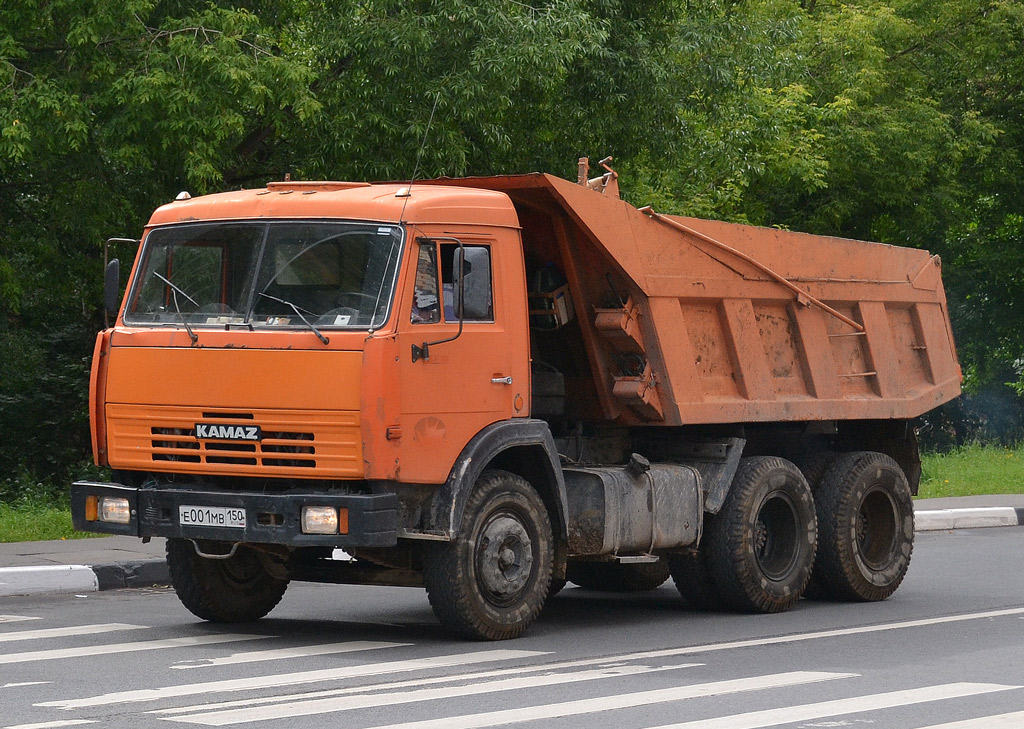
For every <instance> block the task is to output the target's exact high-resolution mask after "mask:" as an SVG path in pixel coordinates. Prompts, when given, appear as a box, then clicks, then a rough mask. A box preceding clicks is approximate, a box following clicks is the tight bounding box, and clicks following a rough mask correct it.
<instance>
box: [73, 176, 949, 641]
mask: <svg viewBox="0 0 1024 729" xmlns="http://www.w3.org/2000/svg"><path fill="white" fill-rule="evenodd" d="M116 267H117V266H116V262H112V264H111V266H110V267H108V271H107V285H108V295H107V303H108V308H111V309H112V313H113V312H116V314H117V316H116V321H115V324H114V326H113V327H111V328H109V329H107V330H105V331H103V332H102V333H101V334H100V335H99V337H98V339H97V343H96V349H95V356H94V359H93V367H92V376H91V383H90V394H91V415H92V437H93V447H94V451H95V458H96V462H97V463H98V464H101V465H108V466H109V467H110V468H111V469H112V474H113V478H112V482H111V483H99V482H91V481H82V482H78V483H75V484H74V485H73V487H72V506H73V515H74V521H75V526H76V527H77V528H79V529H83V530H87V531H93V532H104V533H113V534H130V535H135V536H139V537H142V538H144V539H148V538H150V537H153V536H159V537H166V538H167V540H168V541H167V559H168V562H169V566H170V572H171V576H172V580H173V584H174V588H175V590H176V591H177V594H178V596H179V597H180V599H181V601H182V602H183V603H184V605H185V606H186V607H187V608H188V609H189V610H191V611H192V612H193V613H194V614H195V615H197V616H199V617H201V618H204V619H207V620H214V621H244V620H252V619H256V618H259V617H262V616H263V615H265V614H266V613H267V612H269V611H270V610H271V609H272V608H273V607H274V606H275V605H276V604H277V602H278V600H280V598H281V596H282V595H283V593H284V591H285V588H286V587H287V585H288V583H289V581H290V580H305V581H315V582H330V583H360V584H387V585H409V586H425V587H426V589H427V593H428V596H429V600H430V604H431V605H432V607H433V609H434V611H435V613H436V614H437V616H438V618H439V620H440V621H441V622H442V623H443V624H444V625H445V626H447V627H448V628H450V629H452V630H454V631H456V632H458V633H461V634H464V635H468V636H472V637H477V638H487V639H501V638H510V637H514V636H516V635H518V634H520V633H521V632H522V631H523V630H525V629H526V628H527V627H528V626H529V625H530V624H531V623H532V622H533V621H534V620H535V619H536V618H537V616H538V614H539V613H540V611H541V609H542V608H543V606H544V603H545V601H546V600H547V598H548V597H549V596H551V595H553V594H554V593H555V592H557V590H559V589H561V587H562V586H564V585H565V583H566V581H567V580H568V581H571V582H574V583H576V584H578V585H581V586H583V587H588V588H591V589H599V590H644V589H652V588H654V587H657V586H658V585H660V584H661V583H663V582H664V581H665V580H667V579H668V577H669V575H670V574H671V576H672V577H673V578H674V580H675V583H676V585H677V587H678V589H679V591H680V592H681V594H682V596H683V597H684V598H685V599H686V600H687V601H689V602H691V603H692V604H694V605H698V606H701V607H707V608H718V607H721V608H725V609H732V610H740V611H748V612H776V611H780V610H785V609H787V608H789V607H791V606H792V605H793V604H794V603H795V602H796V600H798V599H799V598H800V597H801V595H802V594H804V593H805V591H807V592H808V594H815V595H823V596H830V597H832V598H839V599H852V600H880V599H884V598H886V597H888V596H889V595H890V594H891V593H892V592H893V591H894V590H895V589H896V588H897V587H898V586H899V584H900V582H901V580H902V579H903V577H904V574H905V573H906V570H907V567H908V564H909V562H910V556H911V550H912V546H913V535H914V527H913V510H912V506H911V494H912V492H914V491H915V490H916V487H917V482H918V479H919V475H920V467H919V459H918V453H917V445H916V441H915V436H914V431H913V429H912V427H911V423H910V420H911V419H912V418H914V417H915V416H918V415H920V414H922V413H924V412H926V411H927V410H929V409H931V408H933V407H935V406H937V405H939V404H941V403H943V402H945V401H947V400H950V399H951V398H953V397H955V396H956V395H957V394H958V393H959V387H960V368H959V365H958V364H957V360H956V355H955V353H954V348H953V340H952V336H951V333H950V324H949V318H948V313H947V308H946V302H945V296H944V292H943V288H942V282H941V277H940V267H939V261H938V258H937V257H934V256H931V255H929V254H928V253H927V252H925V251H921V250H914V249H907V248H897V247H892V246H886V245H879V244H873V243H864V242H859V241H852V240H840V239H836V238H827V237H820V236H813V235H805V234H800V233H792V232H787V231H782V230H773V229H765V228H756V227H751V226H745V225H735V224H728V223H721V222H712V221H707V220H695V219H685V218H676V217H671V216H661V215H658V214H657V213H655V212H654V211H651V210H637V209H636V208H634V207H632V206H631V205H629V204H627V203H625V202H623V201H621V200H620V199H619V198H618V194H617V180H616V179H615V176H614V173H612V172H609V173H608V174H606V175H604V176H602V177H597V178H595V179H593V180H588V179H587V174H586V170H585V167H584V166H583V165H581V174H580V179H579V181H578V182H568V181H565V180H562V179H559V178H556V177H552V176H550V175H545V174H529V175H517V176H498V177H477V178H466V179H457V180H454V179H453V180H434V181H430V182H417V183H416V184H414V185H411V186H410V185H401V184H365V183H350V182H290V181H285V182H277V183H271V184H269V185H268V186H267V187H266V188H264V189H259V190H243V191H238V192H227V193H222V194H216V195H209V196H204V197H198V198H190V197H189V196H188V195H187V194H184V193H183V194H182V195H180V196H179V198H178V199H177V200H176V201H174V202H172V203H170V204H168V205H165V206H163V207H161V208H159V209H158V210H157V211H156V212H155V213H154V214H153V217H152V219H151V220H150V221H149V224H148V226H146V229H145V232H144V235H143V237H142V240H141V243H140V246H139V250H138V254H137V258H136V261H135V265H134V269H133V272H132V275H131V279H130V282H129V284H128V287H127V292H126V294H125V296H124V299H123V301H122V302H120V305H118V301H117V291H118V287H117V270H116ZM339 549H340V550H343V552H338V551H337V550H339Z"/></svg>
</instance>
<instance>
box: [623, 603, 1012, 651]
mask: <svg viewBox="0 0 1024 729" xmlns="http://www.w3.org/2000/svg"><path fill="white" fill-rule="evenodd" d="M1010 615H1024V608H1008V609H1006V610H990V611H987V612H983V613H968V614H966V615H946V616H943V617H940V618H922V619H920V620H905V621H903V622H899V623H880V624H877V625H863V626H860V627H856V628H840V629H837V630H820V631H817V632H813V633H796V634H794V635H780V636H776V637H774V638H755V639H753V640H736V641H730V642H728V643H706V644H704V645H695V646H688V647H686V648H664V649H660V650H654V651H641V652H638V653H623V654H621V655H618V656H613V657H608V658H607V659H606V660H609V661H610V660H621V661H635V660H646V659H650V658H663V657H666V656H685V655H691V654H694V653H711V652H713V651H727V650H734V649H736V648H757V647H760V646H766V645H782V644H785V643H799V642H802V641H805V640H818V639H821V638H842V637H844V636H847V635H863V634H865V633H881V632H885V631H888V630H903V629H905V628H924V627H928V626H931V625H946V624H948V623H961V622H966V621H970V620H988V619H990V618H1003V617H1007V616H1010Z"/></svg>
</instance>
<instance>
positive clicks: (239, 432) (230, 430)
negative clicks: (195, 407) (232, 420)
mask: <svg viewBox="0 0 1024 729" xmlns="http://www.w3.org/2000/svg"><path fill="white" fill-rule="evenodd" d="M196 438H199V439H201V440H260V439H261V438H263V433H262V432H261V431H260V426H258V425H213V424H211V423H196Z"/></svg>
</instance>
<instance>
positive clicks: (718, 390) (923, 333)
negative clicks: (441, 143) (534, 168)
mask: <svg viewBox="0 0 1024 729" xmlns="http://www.w3.org/2000/svg"><path fill="white" fill-rule="evenodd" d="M465 182H466V183H467V184H469V185H472V186H482V187H484V186H485V187H490V188H491V189H498V190H502V191H504V192H506V193H507V194H509V196H510V197H511V198H512V200H513V202H515V203H516V204H517V207H521V208H522V209H523V212H525V211H526V209H527V208H528V209H529V211H530V212H529V214H530V215H534V216H536V215H538V214H546V215H549V216H551V217H552V219H557V220H558V221H559V223H558V225H559V226H562V227H563V228H564V229H565V230H566V233H565V236H564V237H565V239H566V241H567V243H566V244H564V245H562V246H561V247H560V249H559V252H560V255H561V256H562V259H561V265H562V266H563V268H564V269H566V270H567V271H568V272H569V273H570V275H568V276H567V278H568V281H569V284H570V292H571V294H572V297H573V301H574V304H575V310H576V312H577V314H578V316H579V318H580V329H581V331H582V332H583V335H584V337H585V338H586V341H587V345H588V346H587V350H588V352H589V353H590V356H591V358H592V359H596V360H600V361H598V362H594V364H593V370H594V373H595V379H596V380H597V382H596V386H597V387H598V389H599V390H601V391H602V392H601V395H602V397H601V400H602V402H603V403H604V405H605V411H606V413H609V412H610V413H611V414H613V415H614V417H615V419H617V420H619V421H620V422H625V423H649V424H668V425H675V424H701V423H731V422H771V421H805V420H849V419H857V420H860V419H888V418H911V417H915V416H917V415H920V414H922V413H924V412H927V411H928V410H930V409H932V408H934V407H935V406H937V405H940V404H942V403H943V402H946V401H948V400H950V399H952V398H954V397H955V396H956V395H957V394H959V392H960V379H961V374H960V367H959V365H958V363H957V360H956V355H955V351H954V347H953V339H952V334H951V329H950V323H949V316H948V311H947V307H946V300H945V294H944V291H943V288H942V281H941V270H940V262H939V259H938V257H936V256H932V255H930V254H929V253H928V252H927V251H923V250H918V249H913V248H902V247H896V246H888V245H881V244H877V243H866V242H863V241H854V240H846V239H839V238H832V237H826V236H815V235H808V234H803V233H793V232H789V231H781V230H774V229H768V228H758V227H755V226H747V225H737V224H731V223H723V222H717V221H706V220H698V219H693V218H670V219H661V218H660V216H658V217H651V216H650V215H648V214H645V213H643V212H641V211H639V210H637V209H636V208H634V207H633V206H631V205H629V204H627V203H625V202H623V201H621V200H618V199H616V198H613V197H606V196H604V195H601V194H599V193H597V192H594V191H592V190H589V189H586V188H585V187H583V186H580V185H577V184H574V183H570V182H567V181H565V180H561V179H558V178H555V177H551V176H549V175H523V176H511V177H495V178H473V179H470V180H466V181H465ZM462 183H463V181H458V182H456V184H462ZM538 211H539V212H538ZM520 217H521V218H523V217H524V216H523V214H522V213H521V216H520ZM523 237H524V248H526V249H527V256H528V257H529V255H530V247H531V246H532V245H534V243H533V241H531V235H530V230H529V228H528V227H526V226H524V234H523ZM539 245H543V244H542V243H540V244H539ZM606 278H607V279H609V280H612V279H616V278H617V279H618V280H619V281H622V282H623V283H621V284H620V285H619V289H620V290H619V291H618V292H617V295H616V296H615V297H612V298H617V299H620V300H621V301H619V302H617V303H614V304H611V305H610V304H609V303H608V297H607V296H606V295H601V296H600V297H598V296H596V295H595V292H603V291H607V287H604V288H602V286H603V281H604V279H606Z"/></svg>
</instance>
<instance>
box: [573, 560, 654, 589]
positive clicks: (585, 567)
mask: <svg viewBox="0 0 1024 729" xmlns="http://www.w3.org/2000/svg"><path fill="white" fill-rule="evenodd" d="M565 576H566V579H567V580H568V581H569V582H573V583H575V584H577V585H579V586H580V587H584V588H586V589H588V590H597V591H599V592H647V591H648V590H654V589H657V588H658V587H660V586H661V585H662V584H664V583H665V580H667V579H668V578H669V570H668V562H667V561H666V560H665V559H659V560H658V561H657V562H639V563H629V562H626V563H623V562H570V563H569V564H568V566H567V567H566V570H565Z"/></svg>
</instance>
